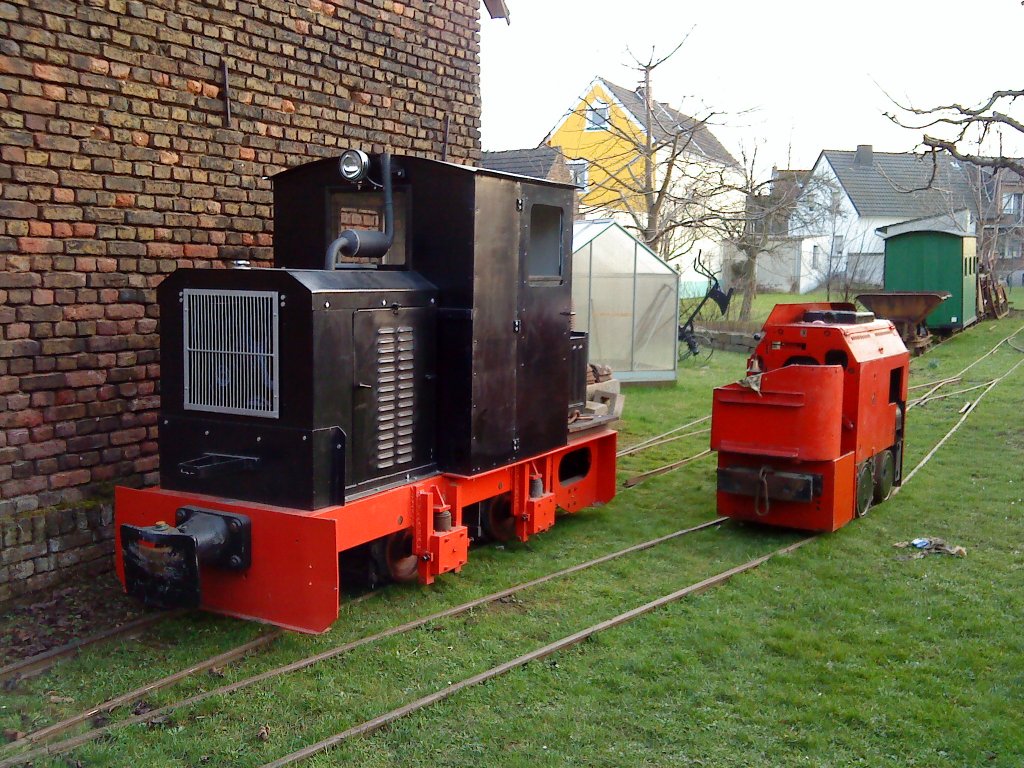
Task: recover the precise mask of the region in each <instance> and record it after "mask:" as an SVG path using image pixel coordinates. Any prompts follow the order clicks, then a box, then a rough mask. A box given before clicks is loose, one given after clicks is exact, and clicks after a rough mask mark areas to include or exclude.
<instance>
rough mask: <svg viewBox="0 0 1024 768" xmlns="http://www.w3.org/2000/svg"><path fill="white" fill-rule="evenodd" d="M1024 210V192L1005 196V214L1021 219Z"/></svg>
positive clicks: (1010, 193)
mask: <svg viewBox="0 0 1024 768" xmlns="http://www.w3.org/2000/svg"><path fill="white" fill-rule="evenodd" d="M1022 210H1024V192H1009V193H1007V194H1005V195H1003V213H1004V214H1005V215H1008V216H1015V217H1017V218H1018V219H1019V218H1021V213H1022Z"/></svg>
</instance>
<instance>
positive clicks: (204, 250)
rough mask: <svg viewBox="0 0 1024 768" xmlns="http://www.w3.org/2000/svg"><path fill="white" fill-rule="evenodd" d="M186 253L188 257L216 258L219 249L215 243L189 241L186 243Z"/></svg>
mask: <svg viewBox="0 0 1024 768" xmlns="http://www.w3.org/2000/svg"><path fill="white" fill-rule="evenodd" d="M184 255H185V258H187V259H216V258H217V256H218V250H217V246H215V245H198V244H195V243H188V244H186V245H185V248H184Z"/></svg>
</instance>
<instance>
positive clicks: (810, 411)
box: [711, 303, 910, 531]
mask: <svg viewBox="0 0 1024 768" xmlns="http://www.w3.org/2000/svg"><path fill="white" fill-rule="evenodd" d="M909 361H910V355H909V353H908V352H907V349H906V347H905V346H904V344H903V342H902V340H901V339H900V336H899V334H898V333H897V331H896V329H895V327H894V326H893V324H892V323H891V322H889V321H887V320H878V319H876V318H875V316H874V315H873V314H872V313H870V312H858V311H856V309H855V307H854V306H853V305H852V304H846V303H815V304H780V305H778V306H776V307H775V309H774V310H773V311H772V313H771V314H770V315H769V317H768V320H767V321H766V322H765V325H764V328H763V330H762V334H761V339H760V342H759V343H758V346H757V349H756V350H755V351H754V353H753V354H752V355H751V357H750V359H749V361H748V370H747V373H748V375H747V377H746V378H745V379H743V380H742V381H741V382H738V383H736V384H730V385H728V386H725V387H719V388H717V389H716V390H715V392H714V401H713V410H712V423H711V447H712V449H713V450H716V451H718V509H719V512H720V514H722V515H726V516H729V517H736V518H740V519H746V520H756V521H759V522H764V523H769V524H774V525H780V526H785V527H791V528H801V529H806V530H814V531H834V530H836V529H838V528H840V527H842V526H843V525H845V524H846V523H847V522H849V521H850V520H851V519H853V518H854V517H857V516H860V515H863V514H864V513H866V512H867V510H868V508H869V507H870V506H871V504H872V503H875V502H880V501H883V500H885V498H887V497H888V496H889V494H890V493H891V492H892V488H893V487H894V486H895V485H899V484H900V483H901V482H902V467H903V439H904V416H905V413H906V400H907V378H908V373H909Z"/></svg>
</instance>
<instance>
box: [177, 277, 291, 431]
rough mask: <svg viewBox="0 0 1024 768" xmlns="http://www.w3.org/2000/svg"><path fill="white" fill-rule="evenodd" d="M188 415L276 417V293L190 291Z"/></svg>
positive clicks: (185, 319) (186, 318)
mask: <svg viewBox="0 0 1024 768" xmlns="http://www.w3.org/2000/svg"><path fill="white" fill-rule="evenodd" d="M183 303H184V308H183V311H182V323H183V329H182V330H183V334H182V338H183V339H184V348H185V363H184V365H185V367H184V377H183V378H184V382H185V392H184V405H185V409H186V410H191V411H210V412H213V413H234V414H238V415H243V416H264V417H268V418H277V415H278V363H279V361H278V357H279V355H278V352H279V349H278V317H277V306H278V302H277V292H276V291H222V290H210V289H204V288H186V289H185V290H184V292H183Z"/></svg>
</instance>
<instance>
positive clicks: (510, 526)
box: [480, 493, 516, 543]
mask: <svg viewBox="0 0 1024 768" xmlns="http://www.w3.org/2000/svg"><path fill="white" fill-rule="evenodd" d="M480 528H481V529H482V530H483V533H484V536H486V537H487V538H488V539H491V540H492V541H500V542H502V543H504V542H507V541H512V540H513V539H514V538H515V537H516V519H515V518H514V517H513V516H512V496H511V495H510V494H507V493H505V494H502V495H501V496H495V497H494V498H493V499H487V500H486V501H482V502H480Z"/></svg>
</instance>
